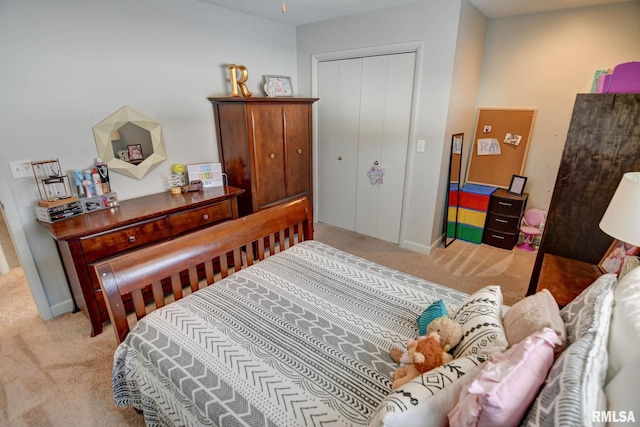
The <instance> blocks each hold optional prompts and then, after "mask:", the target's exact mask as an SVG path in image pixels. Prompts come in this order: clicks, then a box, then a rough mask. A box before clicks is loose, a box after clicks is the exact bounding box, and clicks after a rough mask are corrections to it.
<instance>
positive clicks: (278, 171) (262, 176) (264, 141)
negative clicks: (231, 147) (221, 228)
mask: <svg viewBox="0 0 640 427" xmlns="http://www.w3.org/2000/svg"><path fill="white" fill-rule="evenodd" d="M250 120H251V121H252V123H253V127H252V128H251V129H252V130H253V138H252V140H253V149H254V150H255V168H256V170H255V180H254V185H255V186H256V188H255V189H254V193H255V197H256V202H257V205H258V208H260V207H263V206H265V205H268V204H269V203H273V202H275V201H277V200H280V199H284V198H285V195H286V189H285V158H284V156H285V152H284V128H283V119H282V105H278V104H266V105H252V106H251V117H250Z"/></svg>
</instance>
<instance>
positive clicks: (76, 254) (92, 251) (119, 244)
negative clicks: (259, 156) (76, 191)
mask: <svg viewBox="0 0 640 427" xmlns="http://www.w3.org/2000/svg"><path fill="white" fill-rule="evenodd" d="M242 193H243V190H242V189H239V188H234V187H213V188H206V189H204V190H202V191H197V192H192V193H183V194H171V193H169V192H165V193H160V194H153V195H150V196H144V197H138V198H135V199H130V200H124V201H121V202H120V206H118V207H115V208H109V209H104V210H101V211H96V212H90V213H87V214H84V215H80V216H77V217H74V218H70V219H67V220H64V221H60V222H56V223H53V224H48V223H41V224H42V225H43V226H44V227H45V228H46V229H47V230H48V231H49V233H50V234H51V235H52V236H53V237H54V239H55V240H56V243H57V245H58V250H59V252H60V257H61V258H62V263H63V265H64V269H65V273H66V275H67V279H68V281H69V287H70V288H71V292H72V294H73V299H74V301H75V303H76V305H77V307H78V308H79V309H80V310H81V311H82V312H84V313H85V314H86V315H87V317H89V320H90V321H91V336H95V335H97V334H99V333H101V332H102V325H103V323H104V322H106V321H108V320H109V313H108V312H107V307H106V304H105V301H104V296H103V295H102V290H101V289H100V284H99V283H98V279H97V277H95V274H94V272H93V269H92V268H91V267H92V266H93V264H95V263H97V262H98V261H102V260H104V259H106V258H109V257H112V256H115V255H119V254H123V253H126V252H129V251H132V250H134V249H136V248H140V247H143V246H145V245H149V244H151V243H158V242H162V241H166V240H170V239H172V238H174V237H176V236H179V235H181V234H185V233H189V232H192V231H195V230H197V229H200V228H203V227H208V226H210V225H214V224H217V223H219V222H221V221H226V220H229V219H232V218H237V217H238V205H237V197H238V196H240V195H241V194H242ZM128 305H130V300H126V301H125V307H127V308H128Z"/></svg>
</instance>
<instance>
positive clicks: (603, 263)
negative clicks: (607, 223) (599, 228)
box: [598, 239, 640, 275]
mask: <svg viewBox="0 0 640 427" xmlns="http://www.w3.org/2000/svg"><path fill="white" fill-rule="evenodd" d="M638 254H640V247H638V246H633V245H631V244H629V243H625V242H622V241H620V240H617V239H614V241H613V243H611V246H609V249H607V252H606V253H605V254H604V256H603V257H602V259H601V260H600V263H598V268H599V269H600V271H602V272H603V273H615V274H618V275H620V271H621V270H622V266H623V264H624V258H625V257H626V256H634V255H635V256H637V255H638Z"/></svg>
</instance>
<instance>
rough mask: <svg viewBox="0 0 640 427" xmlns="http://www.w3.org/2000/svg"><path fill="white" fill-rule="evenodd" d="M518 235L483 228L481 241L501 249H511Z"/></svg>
mask: <svg viewBox="0 0 640 427" xmlns="http://www.w3.org/2000/svg"><path fill="white" fill-rule="evenodd" d="M517 238H518V235H517V234H513V233H502V232H499V231H494V230H488V229H487V230H485V231H484V235H483V236H482V243H485V244H487V245H491V246H495V247H496V248H502V249H513V247H514V246H515V245H516V242H517Z"/></svg>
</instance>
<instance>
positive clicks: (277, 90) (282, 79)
mask: <svg viewBox="0 0 640 427" xmlns="http://www.w3.org/2000/svg"><path fill="white" fill-rule="evenodd" d="M264 92H265V93H266V94H267V96H269V97H280V96H293V88H292V86H291V77H289V76H264Z"/></svg>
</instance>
